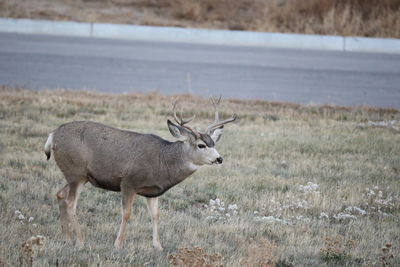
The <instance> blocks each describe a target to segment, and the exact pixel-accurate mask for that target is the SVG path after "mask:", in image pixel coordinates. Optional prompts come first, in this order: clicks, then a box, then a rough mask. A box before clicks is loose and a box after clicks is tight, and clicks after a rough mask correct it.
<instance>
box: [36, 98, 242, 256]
mask: <svg viewBox="0 0 400 267" xmlns="http://www.w3.org/2000/svg"><path fill="white" fill-rule="evenodd" d="M211 100H212V103H213V105H214V109H215V120H214V122H213V123H212V124H210V125H209V126H208V127H207V129H206V131H205V132H199V131H197V130H195V129H193V128H191V127H189V126H188V125H187V124H188V123H189V122H190V121H192V120H193V119H194V116H193V117H192V118H190V119H186V120H185V119H183V118H182V116H178V115H177V114H176V104H177V102H176V101H174V103H173V115H174V119H175V121H176V123H177V124H175V123H173V122H171V121H170V120H168V121H167V124H168V128H169V131H170V132H171V134H172V135H173V136H174V137H175V138H177V139H178V141H176V142H169V141H167V140H164V139H162V138H161V137H159V136H156V135H153V134H141V133H136V132H132V131H126V130H120V129H116V128H112V127H109V126H106V125H103V124H100V123H95V122H89V121H76V122H70V123H66V124H63V125H61V126H60V127H58V128H57V129H56V130H55V131H53V132H52V133H50V134H49V137H48V139H47V142H46V144H45V147H44V149H45V153H46V155H47V160H49V159H50V156H51V152H53V154H54V159H55V161H56V164H57V166H58V167H59V168H60V170H61V172H62V173H63V174H64V176H65V179H66V180H67V185H65V186H64V187H63V188H62V189H61V190H60V191H59V192H58V193H57V195H56V196H57V200H58V204H59V208H60V220H61V228H62V233H63V235H64V237H65V238H66V239H67V240H71V241H72V239H73V235H74V234H75V235H76V245H77V246H78V247H83V245H84V241H83V237H82V233H81V230H80V226H79V224H78V218H77V215H76V205H77V200H78V197H79V194H80V192H81V190H82V188H83V186H84V185H85V184H86V183H87V182H89V183H91V184H92V185H93V186H96V187H100V188H103V189H106V190H111V191H121V195H122V198H121V205H122V221H121V225H120V229H119V233H118V236H117V239H116V240H115V243H114V245H115V247H116V248H117V249H121V248H122V247H123V242H124V239H125V229H126V225H127V222H128V219H129V217H130V215H131V210H132V203H133V199H134V197H135V195H140V196H144V197H146V200H147V207H148V209H149V211H150V215H151V219H152V227H153V246H154V248H155V249H157V250H162V247H161V244H160V240H159V235H158V220H159V208H158V197H159V196H161V195H162V194H163V193H165V192H166V191H167V190H168V189H170V188H171V187H172V186H174V185H176V184H178V183H180V182H182V181H183V180H184V179H186V178H187V177H188V176H190V175H191V174H192V173H193V172H195V171H196V170H197V169H198V168H199V167H200V166H202V165H205V164H209V165H212V164H221V163H222V157H221V156H220V154H219V153H218V152H217V150H216V149H215V143H216V142H217V141H218V140H219V138H220V136H221V134H222V129H223V127H224V124H226V123H229V122H233V121H234V120H235V119H236V115H233V116H232V117H231V118H229V119H226V120H223V121H220V120H219V113H218V105H219V102H220V100H221V97H220V98H219V99H218V100H214V99H213V98H211Z"/></svg>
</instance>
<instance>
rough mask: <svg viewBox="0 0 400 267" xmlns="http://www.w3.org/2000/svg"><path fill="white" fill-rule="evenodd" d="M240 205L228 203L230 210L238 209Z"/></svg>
mask: <svg viewBox="0 0 400 267" xmlns="http://www.w3.org/2000/svg"><path fill="white" fill-rule="evenodd" d="M237 209H238V206H237V205H236V204H229V205H228V210H237Z"/></svg>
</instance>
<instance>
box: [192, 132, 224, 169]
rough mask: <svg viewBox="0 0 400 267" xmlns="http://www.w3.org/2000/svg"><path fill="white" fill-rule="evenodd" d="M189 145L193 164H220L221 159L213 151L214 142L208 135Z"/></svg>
mask: <svg viewBox="0 0 400 267" xmlns="http://www.w3.org/2000/svg"><path fill="white" fill-rule="evenodd" d="M189 142H190V141H189ZM190 143H191V144H190V146H191V149H192V151H193V152H192V161H193V163H194V164H196V165H205V164H209V165H212V164H222V157H221V156H220V154H219V153H218V151H217V149H215V142H214V140H213V139H212V138H211V137H210V136H209V135H204V136H203V138H198V139H196V140H195V141H192V142H190Z"/></svg>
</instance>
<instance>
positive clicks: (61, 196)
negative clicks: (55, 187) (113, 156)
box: [57, 179, 87, 248]
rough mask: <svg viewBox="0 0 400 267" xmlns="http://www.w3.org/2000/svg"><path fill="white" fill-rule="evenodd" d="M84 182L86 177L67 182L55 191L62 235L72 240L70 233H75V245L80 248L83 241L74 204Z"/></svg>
mask: <svg viewBox="0 0 400 267" xmlns="http://www.w3.org/2000/svg"><path fill="white" fill-rule="evenodd" d="M86 182H87V180H86V179H80V180H77V181H73V182H69V183H68V184H67V185H66V186H64V187H63V188H62V189H61V190H60V191H59V192H58V193H57V199H58V204H59V207H60V220H61V228H62V232H63V235H64V237H65V238H66V239H67V240H72V235H73V233H75V234H76V245H77V246H78V247H80V248H81V247H83V245H84V241H83V236H82V232H81V229H80V226H79V223H78V218H77V215H76V205H77V202H78V197H79V194H80V192H81V191H82V188H83V186H84V185H85V183H86Z"/></svg>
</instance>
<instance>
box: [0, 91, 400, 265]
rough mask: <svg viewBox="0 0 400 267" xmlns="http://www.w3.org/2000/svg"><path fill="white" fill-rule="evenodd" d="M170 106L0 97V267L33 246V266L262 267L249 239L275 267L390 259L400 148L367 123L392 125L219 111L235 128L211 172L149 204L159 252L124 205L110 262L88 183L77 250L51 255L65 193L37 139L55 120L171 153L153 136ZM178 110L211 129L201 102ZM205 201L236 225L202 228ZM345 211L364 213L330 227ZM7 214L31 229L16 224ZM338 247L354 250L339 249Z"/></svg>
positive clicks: (344, 116)
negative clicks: (38, 241) (93, 124)
mask: <svg viewBox="0 0 400 267" xmlns="http://www.w3.org/2000/svg"><path fill="white" fill-rule="evenodd" d="M171 102H172V98H170V97H165V96H161V95H154V94H153V95H140V94H138V95H134V94H129V95H111V94H110V95H108V94H96V93H88V92H72V91H51V92H49V91H26V90H18V89H14V88H8V87H4V86H3V87H0V166H1V168H0V204H1V206H0V207H1V209H0V263H1V262H3V263H6V264H7V265H9V266H15V265H18V264H19V262H20V246H21V244H22V242H24V241H25V240H27V239H28V238H30V237H31V236H34V235H43V236H45V237H46V243H45V245H44V246H43V247H42V248H41V249H39V250H36V251H35V255H34V265H36V266H54V265H56V263H58V264H60V265H61V266H70V265H71V266H94V265H99V266H121V265H133V266H143V265H146V266H166V265H168V264H169V259H168V256H169V255H176V254H177V252H178V249H179V248H183V247H187V248H193V247H196V246H198V247H200V248H202V250H204V252H205V253H208V254H209V255H212V254H214V253H217V254H220V255H222V257H223V260H222V264H224V265H225V266H239V265H242V264H241V263H243V264H244V263H249V262H253V263H254V262H257V259H254V257H260V259H262V250H259V251H258V252H257V253H249V252H248V248H251V247H257V244H261V243H262V242H263V240H268V242H271V244H273V245H268V246H269V248H271V249H270V250H268V251H267V252H266V254H265V255H264V256H265V257H266V255H268V257H269V258H270V261H271V262H272V264H276V265H277V266H291V265H294V266H335V265H337V264H339V265H341V266H360V265H363V264H368V265H369V266H381V265H382V262H381V257H382V255H383V254H382V246H384V245H385V244H387V243H391V244H392V247H391V248H390V249H391V253H393V255H395V257H394V259H389V260H390V261H391V263H392V264H393V265H399V264H400V259H399V257H398V256H397V255H400V248H399V244H400V243H399V242H400V230H399V216H400V199H399V191H400V190H399V189H400V179H399V178H400V177H399V175H400V157H399V152H398V151H400V135H399V132H398V131H397V130H396V129H393V128H389V127H382V128H376V127H372V126H368V121H388V120H395V121H396V123H397V125H398V122H399V120H400V113H399V112H398V111H396V110H384V109H372V108H366V107H356V108H340V107H326V106H322V107H321V106H301V105H293V104H285V103H271V102H264V101H239V100H225V101H223V103H222V106H221V111H222V114H223V116H224V117H226V116H229V115H230V114H232V113H237V114H238V115H239V119H238V121H237V122H236V123H234V124H231V125H227V127H226V130H225V132H224V134H223V136H222V138H221V141H220V142H219V143H218V146H217V149H218V151H219V153H220V154H221V155H222V156H223V157H224V164H223V165H222V166H217V167H215V166H204V167H202V168H201V169H200V170H199V171H197V172H196V173H195V174H193V175H192V176H191V177H189V178H188V179H187V180H185V181H184V182H182V183H181V184H179V185H177V186H175V187H174V188H172V189H171V190H169V191H168V192H167V193H165V194H164V195H163V196H162V197H161V198H160V206H161V223H160V238H161V243H162V245H163V246H164V252H162V253H156V252H155V251H154V250H153V249H152V245H151V222H150V216H149V214H148V211H147V208H146V205H145V201H144V199H142V198H141V197H137V198H136V199H135V202H134V208H133V215H132V216H131V219H130V221H129V227H128V229H127V239H126V242H125V248H124V249H123V250H122V251H116V250H115V249H114V247H113V243H114V240H115V238H116V236H117V232H118V228H119V223H120V219H121V218H120V195H119V193H116V192H107V191H104V190H102V189H98V188H94V187H93V186H91V185H89V184H87V185H86V186H85V188H84V191H83V192H82V195H81V197H80V199H79V202H78V216H79V220H80V223H81V225H82V227H83V231H84V234H85V241H86V246H85V248H84V249H82V250H78V249H77V248H75V247H74V246H72V245H70V244H67V243H64V242H63V240H62V238H61V229H60V228H61V227H60V225H59V220H58V217H59V211H58V205H57V202H56V198H55V194H56V192H57V191H58V190H59V189H60V188H61V187H63V186H64V184H65V181H64V178H63V177H62V174H61V172H60V171H59V169H58V168H57V166H56V164H55V162H54V160H53V159H52V160H50V161H49V162H47V161H46V157H45V155H44V152H43V146H44V143H45V141H46V138H47V135H48V133H49V132H51V131H52V130H53V129H55V128H56V127H58V126H59V125H60V124H62V123H65V122H68V121H73V120H94V121H98V122H103V123H105V124H108V125H111V126H114V127H119V128H126V129H132V130H135V131H139V132H144V133H145V132H146V133H149V132H150V133H155V134H158V135H160V136H162V137H164V138H167V139H169V140H173V138H172V137H171V136H170V134H169V132H168V129H167V124H166V120H167V118H170V117H171ZM180 102H181V104H182V106H183V107H184V110H187V111H190V112H188V113H194V114H197V117H196V120H195V122H194V124H195V125H197V126H203V127H204V126H205V125H206V124H207V123H210V122H211V121H212V118H213V114H212V109H211V103H210V102H209V100H207V99H202V98H194V97H189V96H181V98H180ZM187 115H188V116H189V115H190V114H187ZM360 124H364V125H367V126H365V127H359V125H360ZM308 182H312V183H314V184H317V185H318V187H317V188H316V191H317V192H315V190H314V191H313V190H311V191H310V192H303V191H301V190H300V185H307V183H308ZM367 188H368V189H369V190H368V191H367ZM379 191H381V193H379ZM371 192H372V193H371ZM215 198H219V199H221V201H223V202H225V208H226V207H227V206H228V205H229V204H236V205H237V206H238V210H237V214H233V212H231V217H229V218H228V217H226V216H225V213H226V212H227V211H226V212H223V213H218V214H220V215H221V216H220V218H222V217H223V218H225V219H219V220H217V219H211V220H208V219H206V218H207V217H208V216H210V215H216V214H214V213H212V212H211V208H210V203H209V201H210V199H215ZM204 205H208V207H204ZM349 207H358V208H360V209H362V210H364V211H366V212H367V214H365V215H362V214H359V213H357V212H355V211H353V212H350V213H351V214H349V215H353V216H355V217H354V218H353V219H346V218H344V217H340V216H342V215H343V214H344V213H346V211H345V210H346V208H349ZM16 210H19V211H21V212H22V214H23V215H24V216H25V217H27V218H29V217H33V218H34V219H33V221H32V222H31V223H28V222H27V220H24V224H22V223H21V220H19V219H18V216H17V215H16V214H15V211H16ZM255 212H256V213H255ZM321 213H326V214H328V218H322V217H321ZM347 213H349V212H347ZM340 214H342V215H340ZM263 216H264V219H260V218H262V217H263ZM268 216H273V218H275V219H280V220H281V222H278V221H276V220H275V221H271V220H268V219H267V218H268ZM300 216H302V217H300ZM269 218H271V217H269ZM285 222H286V223H285ZM338 236H340V240H341V243H340V244H336V245H335V244H333V245H332V246H330V245H329V244H328V245H327V243H326V240H327V238H328V239H329V238H330V240H332V239H335V238H336V237H338ZM348 242H351V243H354V246H353V247H352V248H351V249H350V248H348V247H347V246H346V244H347V243H348ZM335 246H336V247H335ZM260 247H261V245H260ZM272 247H274V249H272ZM260 251H261V252H260ZM272 254H273V257H272V256H270V255H272ZM249 255H250V256H249ZM249 257H253V259H249ZM265 257H264V258H265Z"/></svg>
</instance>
